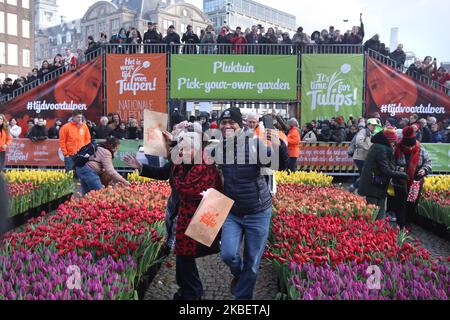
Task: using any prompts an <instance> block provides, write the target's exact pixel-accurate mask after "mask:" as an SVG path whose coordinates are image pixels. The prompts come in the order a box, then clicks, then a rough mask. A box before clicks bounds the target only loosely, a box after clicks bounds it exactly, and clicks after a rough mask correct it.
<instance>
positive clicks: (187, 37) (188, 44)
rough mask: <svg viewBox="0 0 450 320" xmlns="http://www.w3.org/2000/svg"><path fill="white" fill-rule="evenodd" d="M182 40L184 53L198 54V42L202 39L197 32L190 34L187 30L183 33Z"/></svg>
mask: <svg viewBox="0 0 450 320" xmlns="http://www.w3.org/2000/svg"><path fill="white" fill-rule="evenodd" d="M181 42H184V43H185V45H184V47H183V54H197V46H196V44H199V43H200V39H199V38H198V36H197V35H196V34H195V33H190V34H188V33H187V32H186V33H185V34H183V38H182V39H181Z"/></svg>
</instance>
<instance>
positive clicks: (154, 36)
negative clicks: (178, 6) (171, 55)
mask: <svg viewBox="0 0 450 320" xmlns="http://www.w3.org/2000/svg"><path fill="white" fill-rule="evenodd" d="M157 26H158V25H157V24H156V23H153V22H149V23H148V31H147V32H146V33H144V44H145V45H144V52H145V53H161V52H162V47H161V48H160V46H159V45H160V44H162V42H163V39H162V35H161V33H159V32H158V30H157Z"/></svg>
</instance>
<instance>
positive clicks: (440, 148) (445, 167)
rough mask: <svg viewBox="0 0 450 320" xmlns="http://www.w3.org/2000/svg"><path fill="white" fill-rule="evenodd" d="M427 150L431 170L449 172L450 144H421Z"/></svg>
mask: <svg viewBox="0 0 450 320" xmlns="http://www.w3.org/2000/svg"><path fill="white" fill-rule="evenodd" d="M422 145H423V146H424V147H425V149H426V150H427V151H428V153H429V155H430V158H431V162H432V166H433V172H450V144H448V143H438V144H422Z"/></svg>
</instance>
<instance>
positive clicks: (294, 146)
mask: <svg viewBox="0 0 450 320" xmlns="http://www.w3.org/2000/svg"><path fill="white" fill-rule="evenodd" d="M287 141H288V153H289V157H290V158H298V157H300V141H301V137H300V132H299V131H298V129H297V128H291V129H290V130H289V134H288V135H287Z"/></svg>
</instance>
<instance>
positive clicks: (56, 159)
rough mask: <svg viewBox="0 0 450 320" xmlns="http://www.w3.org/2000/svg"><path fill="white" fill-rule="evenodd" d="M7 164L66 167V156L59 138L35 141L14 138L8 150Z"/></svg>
mask: <svg viewBox="0 0 450 320" xmlns="http://www.w3.org/2000/svg"><path fill="white" fill-rule="evenodd" d="M6 165H7V166H43V167H44V166H45V167H64V156H63V155H62V152H61V150H60V147H59V140H46V141H39V142H33V141H31V140H28V139H13V142H12V144H11V145H10V146H9V147H8V150H7V152H6Z"/></svg>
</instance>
